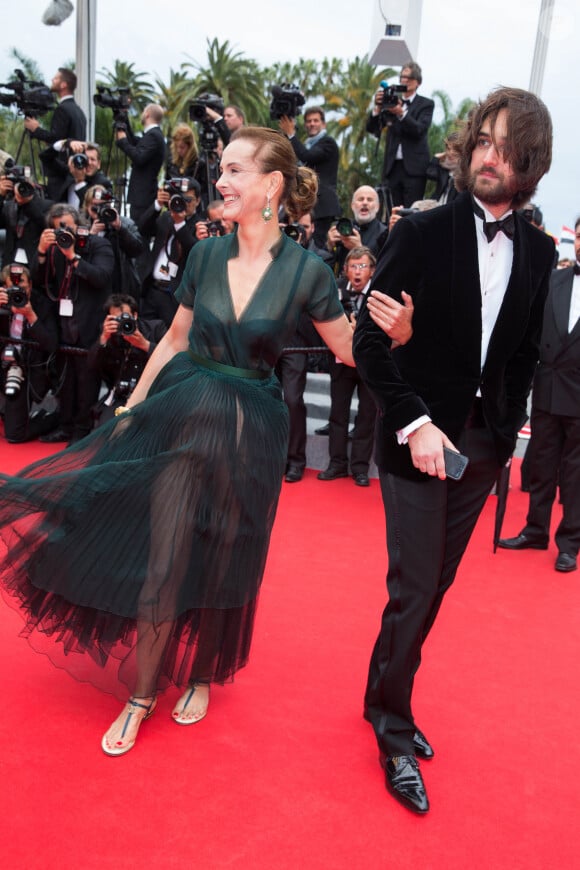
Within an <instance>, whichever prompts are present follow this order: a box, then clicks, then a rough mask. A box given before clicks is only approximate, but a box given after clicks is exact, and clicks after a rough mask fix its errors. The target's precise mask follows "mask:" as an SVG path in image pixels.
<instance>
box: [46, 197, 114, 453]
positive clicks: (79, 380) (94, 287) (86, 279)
mask: <svg viewBox="0 0 580 870" xmlns="http://www.w3.org/2000/svg"><path fill="white" fill-rule="evenodd" d="M46 220H47V226H48V229H45V230H44V232H43V233H42V235H41V237H40V240H39V242H38V251H37V255H36V261H35V264H34V267H33V269H32V275H33V281H34V283H35V285H36V286H37V287H39V288H41V289H43V290H44V292H45V294H46V296H47V297H48V298H49V299H51V300H52V302H53V306H54V309H55V311H56V314H57V316H58V320H59V338H60V343H61V344H64V345H68V346H72V347H76V348H87V349H88V348H89V347H91V345H92V344H93V342H94V341H95V339H96V338H97V336H98V334H99V324H100V320H101V316H102V313H101V312H102V306H103V303H104V301H105V299H106V297H107V294H108V293H109V291H110V286H111V281H112V278H113V269H114V263H115V258H114V255H113V249H112V248H111V244H110V242H108V241H107V239H103V238H100V236H98V235H90V233H89V231H88V228H86V227H81V226H80V218H79V214H78V212H77V211H76V209H74V208H72V206H70V205H65V204H62V203H57V204H56V205H53V206H52V208H51V209H50V211H49V212H48V214H47V218H46ZM58 363H59V368H60V373H61V377H62V386H61V388H60V394H59V395H60V411H61V420H60V426H59V428H58V429H57V430H56V431H55V432H51V433H50V434H49V435H46V436H44V437H43V438H42V440H43V441H46V442H48V443H52V442H57V441H69V442H72V441H78V440H79V439H80V438H82V437H83V436H84V435H87V434H88V433H89V432H90V430H91V428H92V413H91V409H92V407H93V405H94V404H95V402H96V401H97V398H98V393H99V382H98V379H97V378H96V377H95V376H94V374H93V373H92V372H90V371H89V368H88V366H87V359H86V354H83V353H61V354H59V357H58Z"/></svg>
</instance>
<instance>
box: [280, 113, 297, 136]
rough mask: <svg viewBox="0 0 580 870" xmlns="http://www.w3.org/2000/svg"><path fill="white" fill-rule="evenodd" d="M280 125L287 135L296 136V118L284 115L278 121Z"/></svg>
mask: <svg viewBox="0 0 580 870" xmlns="http://www.w3.org/2000/svg"><path fill="white" fill-rule="evenodd" d="M278 123H279V125H280V129H281V130H282V132H283V133H285V134H286V136H295V135H296V119H295V118H289V117H288V115H282V117H281V118H280V120H279V121H278Z"/></svg>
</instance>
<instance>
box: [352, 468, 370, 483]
mask: <svg viewBox="0 0 580 870" xmlns="http://www.w3.org/2000/svg"><path fill="white" fill-rule="evenodd" d="M352 479H353V480H354V482H355V483H356V485H357V486H370V483H369V476H368V474H365V473H364V471H359V472H357V473H356V474H353V476H352Z"/></svg>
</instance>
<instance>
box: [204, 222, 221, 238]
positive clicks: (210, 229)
mask: <svg viewBox="0 0 580 870" xmlns="http://www.w3.org/2000/svg"><path fill="white" fill-rule="evenodd" d="M206 227H207V234H208V236H223V235H224V225H223V223H222V222H221V221H206Z"/></svg>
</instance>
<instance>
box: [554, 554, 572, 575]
mask: <svg viewBox="0 0 580 870" xmlns="http://www.w3.org/2000/svg"><path fill="white" fill-rule="evenodd" d="M554 567H555V568H556V571H575V570H576V568H577V567H578V565H577V564H576V556H571V555H570V553H558V558H557V559H556V564H555V566H554Z"/></svg>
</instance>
